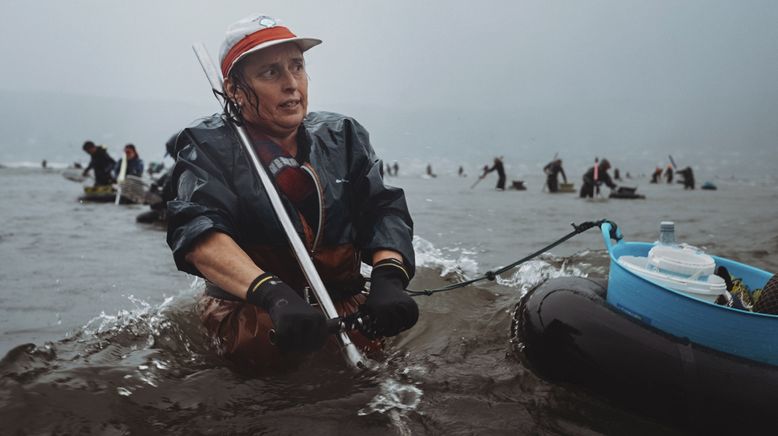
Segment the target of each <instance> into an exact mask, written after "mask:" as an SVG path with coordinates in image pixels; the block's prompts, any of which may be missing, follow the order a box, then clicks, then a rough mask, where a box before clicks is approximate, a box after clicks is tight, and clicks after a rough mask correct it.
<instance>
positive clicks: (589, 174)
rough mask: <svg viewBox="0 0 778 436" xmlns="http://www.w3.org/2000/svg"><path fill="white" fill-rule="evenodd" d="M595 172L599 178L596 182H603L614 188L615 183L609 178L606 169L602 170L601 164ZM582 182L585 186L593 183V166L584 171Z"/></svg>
mask: <svg viewBox="0 0 778 436" xmlns="http://www.w3.org/2000/svg"><path fill="white" fill-rule="evenodd" d="M597 173H598V174H597V176H598V177H599V180H598V181H597V182H596V183H597V184H600V183H605V184H606V185H608V187H609V188H611V189H614V188H616V184H615V183H613V180H611V176H610V174H608V171H607V170H604V169H603V168H602V166H600V168H599V171H598V172H597ZM583 183H584V185H587V186H592V185H594V184H595V181H594V167H590V168H589V170H587V171H586V173H584V175H583Z"/></svg>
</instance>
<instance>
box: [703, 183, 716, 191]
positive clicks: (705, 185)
mask: <svg viewBox="0 0 778 436" xmlns="http://www.w3.org/2000/svg"><path fill="white" fill-rule="evenodd" d="M700 189H704V190H706V191H715V190H716V189H718V188H717V187H716V185H714V184H713V182H710V181H708V182H705V183H703V184H702V186H700Z"/></svg>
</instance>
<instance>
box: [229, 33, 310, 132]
mask: <svg viewBox="0 0 778 436" xmlns="http://www.w3.org/2000/svg"><path fill="white" fill-rule="evenodd" d="M298 48H300V47H299V46H298ZM300 54H303V50H302V49H300ZM244 67H245V65H244V64H243V60H242V59H241V60H240V61H238V63H237V64H235V66H233V67H232V69H231V70H230V74H229V76H228V77H229V79H230V82H232V84H233V86H234V87H235V94H237V93H238V92H239V91H243V93H244V94H245V95H246V97H247V98H248V100H249V101H248V104H249V106H251V108H252V109H254V112H255V113H256V114H259V96H258V95H257V93H256V92H254V88H252V87H251V85H249V83H248V80H246V75H245V72H244V71H243V70H244ZM305 74H306V75H307V74H308V73H307V71H306V73H305ZM214 93H216V94H217V95H219V96H221V97H222V100H223V101H224V105H223V109H224V115H225V116H226V117H227V119H229V120H230V121H232V122H233V123H235V124H236V125H238V126H242V125H243V124H244V123H245V120H244V119H243V112H242V108H241V107H240V105H239V104H238V102H237V101H235V100H233V99H232V98H231V97H230V95H229V94H228V93H227V92H226V90H225V91H224V92H218V91H214Z"/></svg>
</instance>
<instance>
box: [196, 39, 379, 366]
mask: <svg viewBox="0 0 778 436" xmlns="http://www.w3.org/2000/svg"><path fill="white" fill-rule="evenodd" d="M192 49H193V50H194V52H195V55H196V56H197V60H198V61H200V65H201V66H202V67H203V71H204V72H205V75H206V76H207V77H208V81H209V82H210V83H211V88H212V89H213V90H215V91H218V92H222V88H223V83H224V79H223V78H222V74H221V71H220V70H218V69H217V68H216V67H215V66H214V64H213V61H211V57H210V55H209V54H208V51H207V50H206V49H205V46H204V45H203V44H202V43H197V44H194V45H193V46H192ZM217 98H218V97H217ZM228 122H229V121H228ZM232 127H233V128H234V129H235V131H236V132H237V133H238V137H239V138H240V143H241V145H242V146H243V149H244V150H245V151H246V153H247V154H248V156H249V158H250V160H251V163H252V164H253V166H254V171H255V172H256V174H257V176H258V177H259V180H260V181H261V182H262V186H263V187H264V188H265V192H267V196H268V197H269V198H270V203H271V204H272V205H273V210H274V211H275V214H276V216H277V217H278V220H279V221H281V226H282V227H283V228H284V232H285V233H286V237H287V239H288V240H289V244H290V245H291V246H292V251H293V252H294V255H295V257H296V258H297V262H298V263H299V264H300V268H301V269H302V270H303V273H304V274H305V278H306V279H307V280H308V284H310V285H311V289H312V290H313V293H314V295H316V300H317V301H318V302H319V305H321V307H322V309H324V313H325V314H326V315H327V317H328V318H330V319H336V318H339V315H338V312H337V310H335V305H334V304H332V299H330V295H329V294H328V293H327V289H326V288H325V287H324V283H323V282H322V281H321V277H319V273H318V272H317V271H316V267H315V266H314V265H313V261H312V260H311V258H310V256H309V255H308V250H307V249H306V248H305V245H304V244H303V241H302V240H301V239H300V236H299V235H298V234H297V230H295V228H294V225H293V224H292V220H291V219H289V215H287V213H286V209H284V204H283V203H282V202H281V197H279V195H278V191H276V188H275V186H274V185H273V183H272V182H271V180H270V177H268V175H267V173H266V172H265V168H264V167H263V166H262V164H261V163H260V162H259V159H258V158H257V154H256V153H255V152H254V147H252V146H251V140H250V139H249V137H248V134H247V133H246V130H245V129H244V128H243V127H241V126H236V125H234V124H233V125H232ZM337 336H338V339H339V340H340V343H341V349H342V350H343V352H344V354H345V356H346V360H347V361H348V363H349V364H350V365H351V366H353V367H354V368H358V369H362V368H368V367H369V366H371V362H370V361H369V360H368V359H367V358H366V357H365V356H364V355H363V354H362V352H361V351H359V349H358V348H357V347H356V345H354V343H353V342H351V338H349V337H348V335H347V334H346V332H344V331H339V332H338V333H337Z"/></svg>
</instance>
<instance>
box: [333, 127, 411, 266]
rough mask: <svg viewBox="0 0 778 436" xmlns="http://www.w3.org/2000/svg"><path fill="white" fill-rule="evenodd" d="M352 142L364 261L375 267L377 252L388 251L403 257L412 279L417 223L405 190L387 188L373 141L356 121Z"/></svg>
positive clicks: (357, 212)
mask: <svg viewBox="0 0 778 436" xmlns="http://www.w3.org/2000/svg"><path fill="white" fill-rule="evenodd" d="M350 123H351V125H350V126H348V127H349V128H350V130H351V132H350V137H351V140H352V147H353V149H352V154H353V157H352V159H353V160H352V168H351V180H352V183H353V185H352V186H353V189H354V194H355V208H356V225H357V245H358V246H359V248H360V249H361V250H362V253H363V259H362V260H363V261H364V262H365V263H367V264H372V263H373V259H372V256H373V253H374V252H375V251H376V250H380V249H388V250H394V251H397V252H399V253H400V254H401V255H402V256H403V260H404V263H405V266H406V267H407V268H408V273H409V274H410V276H411V277H413V275H414V274H415V271H416V258H415V255H414V252H413V220H412V219H411V215H410V213H409V212H408V205H407V204H406V202H405V192H403V190H402V189H400V188H396V187H393V186H388V185H385V184H384V180H383V177H382V176H381V166H382V165H383V162H382V161H381V160H380V159H378V157H377V156H376V154H375V151H373V147H372V146H371V145H370V138H369V135H368V133H367V131H366V130H365V128H364V127H362V126H361V125H360V124H359V123H357V122H356V121H353V120H350Z"/></svg>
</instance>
